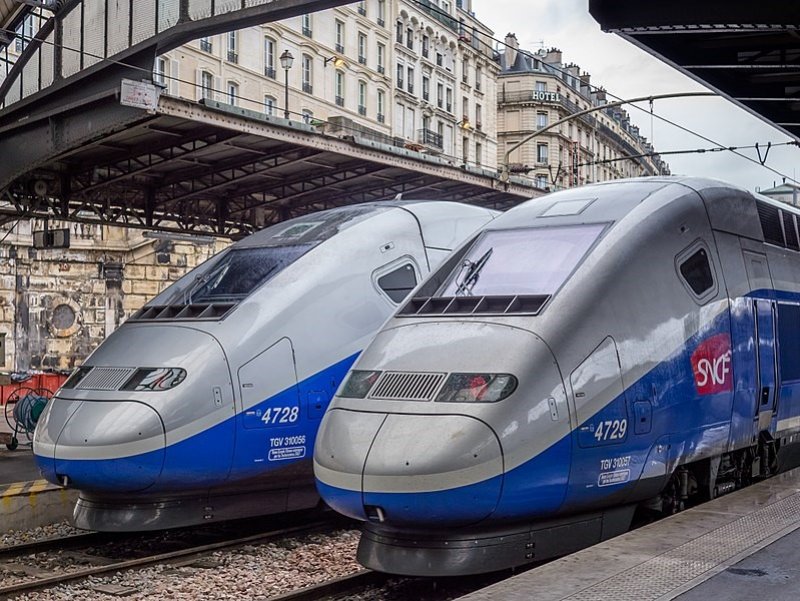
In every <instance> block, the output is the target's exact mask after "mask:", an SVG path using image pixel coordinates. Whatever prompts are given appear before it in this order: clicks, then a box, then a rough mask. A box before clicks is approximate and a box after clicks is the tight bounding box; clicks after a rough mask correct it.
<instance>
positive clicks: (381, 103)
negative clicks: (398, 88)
mask: <svg viewBox="0 0 800 601" xmlns="http://www.w3.org/2000/svg"><path fill="white" fill-rule="evenodd" d="M385 108H386V94H385V93H384V91H383V90H378V95H377V109H378V123H385V122H386V113H385V112H384V109H385Z"/></svg>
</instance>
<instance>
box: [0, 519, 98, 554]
mask: <svg viewBox="0 0 800 601" xmlns="http://www.w3.org/2000/svg"><path fill="white" fill-rule="evenodd" d="M85 532H86V531H85V530H78V529H77V528H73V527H72V526H70V525H69V523H68V522H58V523H57V524H50V525H48V526H42V527H40V528H34V529H33V530H8V531H6V532H2V533H0V548H2V547H11V546H13V545H21V544H23V543H32V542H34V541H40V540H45V539H48V538H60V537H64V536H71V535H74V534H83V533H85Z"/></svg>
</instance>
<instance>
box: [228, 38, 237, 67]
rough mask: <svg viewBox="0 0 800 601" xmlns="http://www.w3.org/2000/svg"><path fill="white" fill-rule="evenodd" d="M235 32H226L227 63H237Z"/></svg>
mask: <svg viewBox="0 0 800 601" xmlns="http://www.w3.org/2000/svg"><path fill="white" fill-rule="evenodd" d="M236 37H237V36H236V32H235V31H229V32H228V62H229V63H238V62H239V53H238V52H237V39H236Z"/></svg>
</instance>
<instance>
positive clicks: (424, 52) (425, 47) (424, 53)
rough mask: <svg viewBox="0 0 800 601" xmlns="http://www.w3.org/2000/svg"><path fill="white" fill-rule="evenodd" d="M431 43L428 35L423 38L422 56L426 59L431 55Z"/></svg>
mask: <svg viewBox="0 0 800 601" xmlns="http://www.w3.org/2000/svg"><path fill="white" fill-rule="evenodd" d="M430 43H431V41H430V39H429V38H428V36H426V35H424V36H422V56H424V57H425V58H428V56H429V55H430Z"/></svg>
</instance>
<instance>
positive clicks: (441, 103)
mask: <svg viewBox="0 0 800 601" xmlns="http://www.w3.org/2000/svg"><path fill="white" fill-rule="evenodd" d="M436 106H438V107H439V108H444V102H443V101H442V99H441V98H439V99H438V100H436Z"/></svg>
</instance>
